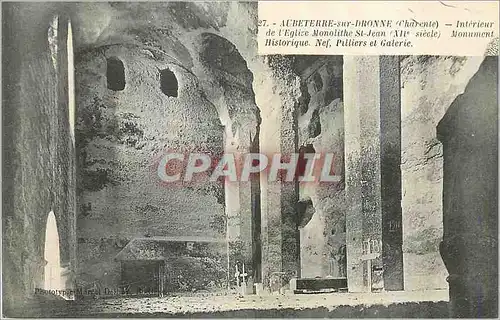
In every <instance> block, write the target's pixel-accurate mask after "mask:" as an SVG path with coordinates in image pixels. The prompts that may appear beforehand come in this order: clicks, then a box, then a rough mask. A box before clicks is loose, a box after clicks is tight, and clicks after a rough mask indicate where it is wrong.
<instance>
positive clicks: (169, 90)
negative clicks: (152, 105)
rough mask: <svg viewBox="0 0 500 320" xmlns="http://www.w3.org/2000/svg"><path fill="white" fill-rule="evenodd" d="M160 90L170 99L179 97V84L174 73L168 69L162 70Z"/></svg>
mask: <svg viewBox="0 0 500 320" xmlns="http://www.w3.org/2000/svg"><path fill="white" fill-rule="evenodd" d="M160 89H161V92H163V93H164V94H165V95H167V96H169V97H177V95H178V90H179V84H178V82H177V78H176V77H175V74H174V73H173V72H172V71H170V70H168V69H164V70H160Z"/></svg>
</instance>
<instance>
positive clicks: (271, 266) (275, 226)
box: [260, 57, 300, 291]
mask: <svg viewBox="0 0 500 320" xmlns="http://www.w3.org/2000/svg"><path fill="white" fill-rule="evenodd" d="M270 61H271V62H270V65H271V66H272V68H273V69H274V74H273V75H274V78H273V81H274V82H275V85H273V90H275V89H278V90H279V92H277V91H276V92H273V93H274V97H276V99H272V100H270V101H269V103H268V105H267V107H266V108H267V109H266V111H265V113H264V114H263V116H262V120H263V122H262V126H261V132H262V134H261V137H260V145H261V150H262V152H263V153H265V154H266V155H267V156H268V158H269V164H271V162H272V156H273V155H274V154H281V155H282V156H285V157H286V156H289V155H291V154H294V153H297V152H298V132H297V131H298V130H297V126H298V125H297V113H296V106H297V103H296V102H297V100H298V98H299V97H300V90H299V88H300V81H298V77H296V76H295V75H294V73H293V71H292V69H291V67H290V65H289V62H290V61H288V60H287V58H284V57H273V58H272V59H270ZM270 96H273V95H270ZM287 161H288V160H285V159H283V158H282V162H287ZM261 182H262V184H261V185H262V190H263V192H262V228H261V230H262V235H261V241H262V282H263V286H264V287H265V288H267V289H270V290H271V291H278V290H280V289H282V288H287V287H288V284H289V281H290V279H291V278H293V277H300V231H299V228H298V227H299V221H298V218H299V217H298V201H299V188H298V182H297V181H296V179H294V181H289V182H287V181H280V179H279V178H278V179H277V180H276V181H268V177H267V175H265V174H262V179H261Z"/></svg>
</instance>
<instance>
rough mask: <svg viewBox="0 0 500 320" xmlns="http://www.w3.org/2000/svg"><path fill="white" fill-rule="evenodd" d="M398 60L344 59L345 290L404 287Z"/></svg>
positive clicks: (392, 58) (348, 57)
mask: <svg viewBox="0 0 500 320" xmlns="http://www.w3.org/2000/svg"><path fill="white" fill-rule="evenodd" d="M400 102H401V99H400V82H399V58H398V57H375V56H374V57H365V56H363V57H361V56H359V57H353V56H346V57H344V122H345V162H346V173H345V175H346V196H347V201H348V203H350V204H351V206H350V208H349V209H348V211H347V212H346V232H347V234H346V238H347V239H346V242H347V279H348V286H349V291H351V292H363V291H365V292H371V291H373V290H381V289H386V290H402V289H403V278H402V277H403V272H402V271H403V265H402V263H403V260H402V247H401V238H402V230H401V204H400V203H401V170H400V163H401V160H400V159H401V151H400V145H401V139H400V136H401V116H400Z"/></svg>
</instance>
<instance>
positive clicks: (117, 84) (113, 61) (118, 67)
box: [106, 57, 125, 91]
mask: <svg viewBox="0 0 500 320" xmlns="http://www.w3.org/2000/svg"><path fill="white" fill-rule="evenodd" d="M106 77H107V80H108V89H110V90H113V91H122V90H123V89H125V67H124V66H123V62H122V61H121V60H120V59H118V58H115V57H112V58H108V59H107V71H106Z"/></svg>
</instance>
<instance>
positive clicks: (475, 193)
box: [437, 57, 498, 318]
mask: <svg viewBox="0 0 500 320" xmlns="http://www.w3.org/2000/svg"><path fill="white" fill-rule="evenodd" d="M497 84H498V57H487V58H486V59H485V60H484V62H483V64H482V65H481V67H480V68H479V71H478V72H477V73H476V74H475V75H474V77H472V79H471V80H470V82H469V84H468V85H467V87H466V88H465V92H464V93H463V94H462V95H459V96H458V97H457V98H456V99H455V101H454V102H453V103H452V104H451V106H450V108H449V109H448V111H447V112H446V114H445V116H444V117H443V119H442V120H441V121H440V122H439V125H438V126H437V133H438V138H439V140H440V141H441V142H442V143H443V227H444V228H443V231H444V234H443V241H442V242H441V244H440V246H439V249H440V253H441V256H442V258H443V261H444V263H445V265H446V269H447V270H448V273H449V276H448V277H447V279H446V280H447V281H448V282H449V286H450V311H451V314H450V316H451V317H454V318H482V317H485V318H497V317H498V96H497V93H498V88H497Z"/></svg>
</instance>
